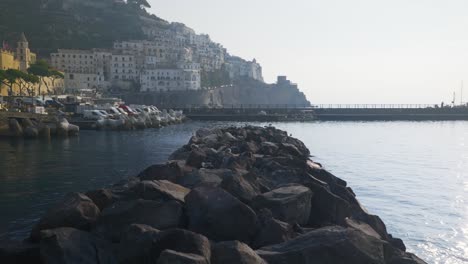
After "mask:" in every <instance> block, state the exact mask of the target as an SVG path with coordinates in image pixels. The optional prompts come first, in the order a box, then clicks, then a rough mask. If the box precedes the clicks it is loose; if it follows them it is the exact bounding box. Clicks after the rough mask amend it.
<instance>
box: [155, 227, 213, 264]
mask: <svg viewBox="0 0 468 264" xmlns="http://www.w3.org/2000/svg"><path fill="white" fill-rule="evenodd" d="M166 249H170V250H174V251H177V252H181V253H188V254H195V255H199V256H202V257H203V258H204V259H205V260H206V261H209V260H210V258H211V248H210V241H209V240H208V239H207V238H206V237H204V236H202V235H200V234H196V233H193V232H190V231H188V230H183V229H170V230H166V231H163V232H161V233H159V235H158V238H157V240H156V241H155V243H154V245H153V247H152V249H151V253H152V254H153V256H154V257H155V258H159V257H160V254H161V253H162V252H163V251H164V250H166Z"/></svg>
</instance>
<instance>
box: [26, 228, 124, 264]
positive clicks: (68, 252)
mask: <svg viewBox="0 0 468 264" xmlns="http://www.w3.org/2000/svg"><path fill="white" fill-rule="evenodd" d="M40 247H41V259H42V261H43V262H44V263H96V264H98V263H99V264H106V263H107V264H111V263H117V261H116V259H115V258H114V256H113V254H112V248H111V245H109V244H107V242H105V241H103V240H100V239H98V238H96V237H94V236H93V235H91V234H90V233H87V232H83V231H80V230H77V229H74V228H68V227H64V228H57V229H52V230H45V231H42V232H41V246H40ZM34 263H35V262H34Z"/></svg>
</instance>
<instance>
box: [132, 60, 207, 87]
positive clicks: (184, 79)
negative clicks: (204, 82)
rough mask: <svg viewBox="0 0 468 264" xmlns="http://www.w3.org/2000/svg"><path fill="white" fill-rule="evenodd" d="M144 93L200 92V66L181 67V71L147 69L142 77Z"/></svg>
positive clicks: (191, 64)
mask: <svg viewBox="0 0 468 264" xmlns="http://www.w3.org/2000/svg"><path fill="white" fill-rule="evenodd" d="M140 85H141V90H140V91H142V92H157V91H184V90H199V89H200V86H201V80H200V66H199V65H198V64H194V63H186V64H183V65H179V69H145V70H144V71H143V72H142V73H141V76H140Z"/></svg>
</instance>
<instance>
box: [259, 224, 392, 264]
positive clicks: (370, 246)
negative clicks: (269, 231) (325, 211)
mask: <svg viewBox="0 0 468 264" xmlns="http://www.w3.org/2000/svg"><path fill="white" fill-rule="evenodd" d="M384 243H385V242H383V241H381V240H379V239H376V238H374V237H371V236H367V235H366V234H364V233H362V232H361V231H358V230H354V229H347V228H343V227H338V226H330V227H324V228H320V229H316V230H314V231H311V232H309V233H306V234H304V235H301V236H298V237H297V238H295V239H293V240H290V241H288V242H285V243H282V244H278V245H273V246H268V247H263V248H261V249H259V250H257V253H258V254H259V255H260V257H262V258H264V259H265V260H266V261H267V262H268V263H270V264H277V263H295V264H312V263H347V264H362V263H375V264H379V263H381V264H384V263H385V258H384V246H383V245H384Z"/></svg>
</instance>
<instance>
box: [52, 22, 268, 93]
mask: <svg viewBox="0 0 468 264" xmlns="http://www.w3.org/2000/svg"><path fill="white" fill-rule="evenodd" d="M144 32H145V34H147V38H148V39H147V40H130V41H116V42H114V45H113V48H112V49H91V50H73V49H59V50H58V51H57V52H55V53H52V54H51V55H50V62H51V65H52V66H53V67H54V68H56V69H58V70H60V71H62V72H64V73H65V87H67V89H69V90H70V91H75V90H81V89H94V90H98V91H108V90H109V89H111V88H114V89H115V88H118V89H123V90H125V89H127V90H129V89H134V88H135V87H137V89H138V90H139V91H140V92H156V91H183V90H199V89H201V88H202V86H203V85H202V78H201V73H202V72H208V73H209V72H216V71H221V70H222V71H226V72H227V73H228V74H229V78H230V79H231V80H236V79H239V78H242V77H248V78H251V79H254V80H258V81H262V82H263V76H262V67H261V66H260V64H259V63H257V61H256V60H255V59H254V60H253V61H246V60H244V59H242V58H239V57H236V56H232V55H230V54H229V53H228V52H227V50H226V49H225V48H223V46H222V45H220V44H218V43H215V42H213V41H212V40H211V39H210V37H209V36H208V35H204V34H201V35H198V34H196V33H195V31H194V30H192V29H190V28H188V27H186V26H184V25H182V24H178V23H172V24H171V26H170V27H169V28H168V29H165V30H155V28H154V27H153V28H152V29H151V28H147V29H145V30H144Z"/></svg>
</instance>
